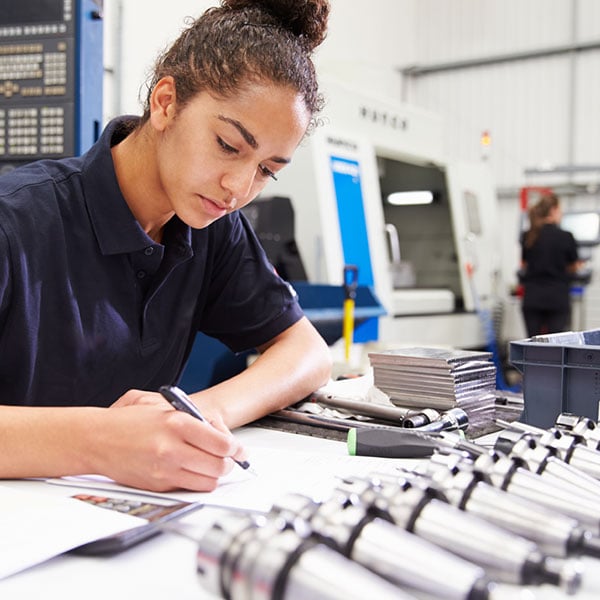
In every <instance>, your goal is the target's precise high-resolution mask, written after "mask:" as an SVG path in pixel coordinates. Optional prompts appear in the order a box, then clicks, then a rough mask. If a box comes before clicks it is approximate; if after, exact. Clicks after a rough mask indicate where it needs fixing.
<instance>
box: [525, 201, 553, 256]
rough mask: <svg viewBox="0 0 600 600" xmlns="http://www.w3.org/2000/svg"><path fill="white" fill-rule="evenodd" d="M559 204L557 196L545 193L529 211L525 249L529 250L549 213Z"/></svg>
mask: <svg viewBox="0 0 600 600" xmlns="http://www.w3.org/2000/svg"><path fill="white" fill-rule="evenodd" d="M559 204H560V200H559V198H558V196H557V195H556V194H554V193H552V192H546V193H545V194H543V195H542V196H540V198H539V200H538V201H537V202H536V203H535V204H534V205H533V206H532V207H531V208H530V209H529V212H528V214H529V229H528V231H527V232H526V233H525V247H526V248H531V246H533V245H534V244H535V242H536V241H537V239H538V237H539V235H540V231H541V229H542V227H543V226H544V224H545V223H546V220H547V218H548V217H549V216H550V212H551V211H552V210H553V209H554V208H556V207H557V206H558V205H559Z"/></svg>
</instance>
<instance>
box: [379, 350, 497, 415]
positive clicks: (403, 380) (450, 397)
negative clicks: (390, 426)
mask: <svg viewBox="0 0 600 600" xmlns="http://www.w3.org/2000/svg"><path fill="white" fill-rule="evenodd" d="M369 360H370V362H371V366H372V368H373V383H374V385H375V386H376V387H377V388H379V389H380V390H381V391H382V392H384V393H385V394H387V396H388V397H389V398H390V400H391V401H392V402H393V403H394V404H395V405H397V406H402V407H408V408H411V407H414V408H433V409H435V410H438V411H443V410H448V409H450V408H455V407H459V408H462V409H463V410H464V411H465V412H466V413H467V414H468V415H469V422H470V423H475V422H480V421H481V420H482V419H487V418H492V414H493V411H494V407H495V392H496V366H495V365H494V363H493V362H492V353H491V352H478V351H470V350H458V349H445V348H423V347H416V348H400V349H395V350H386V351H381V352H370V353H369Z"/></svg>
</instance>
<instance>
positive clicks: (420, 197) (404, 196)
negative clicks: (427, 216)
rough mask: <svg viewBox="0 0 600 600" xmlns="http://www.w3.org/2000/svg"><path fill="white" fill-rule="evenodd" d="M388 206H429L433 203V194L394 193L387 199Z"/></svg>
mask: <svg viewBox="0 0 600 600" xmlns="http://www.w3.org/2000/svg"><path fill="white" fill-rule="evenodd" d="M387 201H388V204H392V205H394V206H407V205H410V204H431V203H432V202H433V192H430V191H416V192H394V193H393V194H390V195H389V196H388V197H387Z"/></svg>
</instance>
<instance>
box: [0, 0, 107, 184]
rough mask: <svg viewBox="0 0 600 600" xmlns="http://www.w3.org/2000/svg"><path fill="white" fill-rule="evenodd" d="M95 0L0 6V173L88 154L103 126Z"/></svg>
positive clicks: (23, 0)
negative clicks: (0, 65)
mask: <svg viewBox="0 0 600 600" xmlns="http://www.w3.org/2000/svg"><path fill="white" fill-rule="evenodd" d="M101 4H102V3H101V2H100V1H99V0H97V1H94V0H18V1H15V2H8V1H5V2H3V5H2V10H1V11H0V56H2V69H1V70H0V173H1V172H2V171H4V170H8V169H10V168H13V167H16V166H19V165H20V164H24V163H27V162H31V161H34V160H38V159H41V158H62V157H66V156H74V155H78V154H82V153H83V152H85V151H86V150H87V149H88V148H89V147H90V146H91V145H92V144H93V143H94V142H95V141H96V139H97V138H98V136H99V134H100V129H101V124H102V83H103V76H104V67H103V23H102V11H101Z"/></svg>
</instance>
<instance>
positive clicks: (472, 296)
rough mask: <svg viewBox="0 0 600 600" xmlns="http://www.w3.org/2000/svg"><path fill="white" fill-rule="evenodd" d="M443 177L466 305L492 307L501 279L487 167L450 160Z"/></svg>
mask: <svg viewBox="0 0 600 600" xmlns="http://www.w3.org/2000/svg"><path fill="white" fill-rule="evenodd" d="M446 178H447V185H448V195H449V198H450V206H451V215H452V220H453V227H454V232H455V239H456V248H457V254H458V260H459V264H460V277H461V286H462V292H463V298H464V306H465V309H466V310H478V308H491V306H492V305H493V303H494V300H495V299H496V297H497V293H498V289H499V288H498V285H499V283H500V282H499V281H498V279H499V277H500V243H499V242H500V238H499V236H500V231H499V228H498V208H497V200H496V193H495V190H494V185H493V179H492V176H491V172H490V169H489V167H488V165H486V164H479V163H450V164H448V165H447V170H446Z"/></svg>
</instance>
